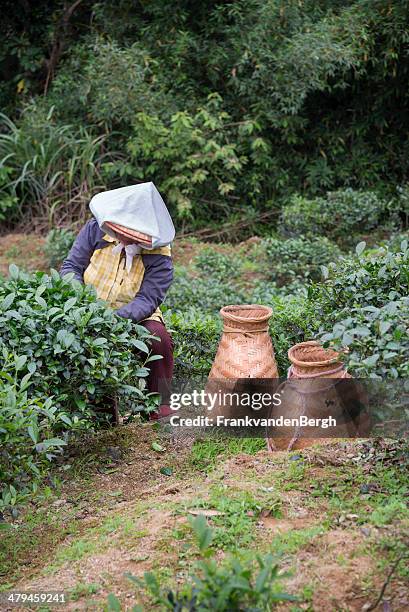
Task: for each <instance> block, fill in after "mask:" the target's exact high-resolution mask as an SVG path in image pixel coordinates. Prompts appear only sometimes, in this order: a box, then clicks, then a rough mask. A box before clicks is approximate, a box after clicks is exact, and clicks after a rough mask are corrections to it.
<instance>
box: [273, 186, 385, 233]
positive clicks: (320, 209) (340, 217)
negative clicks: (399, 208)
mask: <svg viewBox="0 0 409 612" xmlns="http://www.w3.org/2000/svg"><path fill="white" fill-rule="evenodd" d="M387 209H388V203H387V202H386V201H385V200H383V199H381V198H380V197H379V196H378V195H377V194H376V193H373V192H370V191H359V190H353V189H350V188H348V189H340V190H338V191H333V192H329V193H327V195H326V197H325V198H324V197H317V198H314V199H313V200H311V199H308V198H305V197H303V196H301V195H294V196H293V197H292V198H291V200H290V202H289V204H287V205H286V206H284V207H283V209H282V214H281V227H282V230H283V232H284V233H285V234H287V235H290V236H291V235H292V236H299V235H301V234H304V235H306V236H311V235H313V236H314V235H315V236H317V235H318V236H322V235H325V236H327V237H328V238H330V239H332V240H336V241H341V242H346V243H348V242H350V241H351V239H352V240H353V236H354V234H357V233H362V232H367V231H370V230H372V229H374V228H375V227H376V226H377V225H379V223H380V221H381V219H382V217H383V216H384V215H385V213H386V212H387Z"/></svg>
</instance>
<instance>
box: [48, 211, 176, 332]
mask: <svg viewBox="0 0 409 612" xmlns="http://www.w3.org/2000/svg"><path fill="white" fill-rule="evenodd" d="M103 236H104V232H103V231H102V230H101V229H100V227H99V225H98V223H97V221H96V220H95V219H91V220H90V221H88V223H86V224H85V225H84V227H83V228H82V229H81V231H80V233H79V234H78V236H77V238H76V240H75V242H74V244H73V246H72V248H71V251H70V252H69V253H68V257H67V258H66V259H65V260H64V262H63V264H62V266H61V269H60V274H61V276H64V275H65V274H69V273H70V272H74V277H75V278H76V279H77V280H79V281H80V282H81V283H83V282H84V272H85V270H86V269H87V267H88V265H89V262H90V260H91V257H92V255H93V253H94V251H96V250H97V249H104V248H106V247H107V246H110V244H112V243H110V242H107V241H106V240H103ZM142 260H143V265H144V267H145V275H144V277H143V281H142V284H141V288H140V289H139V291H138V293H137V294H136V296H135V299H133V300H132V302H130V303H129V304H127V305H126V306H123V307H122V308H119V309H118V310H117V311H116V313H117V314H118V315H119V316H121V317H125V318H126V319H132V320H133V321H135V322H136V323H137V322H139V321H142V320H143V319H146V318H147V317H150V315H151V314H152V313H153V312H155V310H156V309H157V307H158V306H159V305H160V304H161V303H162V302H163V300H164V298H165V295H166V291H167V290H168V289H169V287H170V284H171V282H172V280H173V265H172V259H171V258H170V257H167V256H166V255H142Z"/></svg>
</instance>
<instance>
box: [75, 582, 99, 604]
mask: <svg viewBox="0 0 409 612" xmlns="http://www.w3.org/2000/svg"><path fill="white" fill-rule="evenodd" d="M100 590H101V585H100V584H93V583H91V584H85V583H83V582H80V583H78V584H77V585H76V586H75V587H74V588H73V589H72V590H71V591H69V592H68V596H69V599H70V601H78V600H79V599H82V598H83V597H88V596H89V595H96V593H98V592H99V591H100Z"/></svg>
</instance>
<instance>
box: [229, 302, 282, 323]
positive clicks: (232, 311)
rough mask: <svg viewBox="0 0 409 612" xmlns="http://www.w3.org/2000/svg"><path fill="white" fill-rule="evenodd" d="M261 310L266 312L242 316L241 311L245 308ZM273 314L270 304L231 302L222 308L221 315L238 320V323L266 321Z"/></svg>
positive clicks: (231, 319)
mask: <svg viewBox="0 0 409 612" xmlns="http://www.w3.org/2000/svg"><path fill="white" fill-rule="evenodd" d="M255 309H257V310H260V311H261V312H262V311H263V312H264V314H263V315H262V316H260V317H242V316H240V314H237V313H239V312H240V311H241V312H243V311H244V310H255ZM272 314H273V309H272V308H270V306H264V305H263V304H237V305H236V304H229V305H228V306H223V308H221V309H220V316H221V317H222V318H223V319H228V320H230V321H236V322H237V323H259V322H260V321H266V320H267V319H269V318H270V317H271V315H272Z"/></svg>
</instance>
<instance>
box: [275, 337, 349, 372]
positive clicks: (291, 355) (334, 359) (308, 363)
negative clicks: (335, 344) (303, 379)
mask: <svg viewBox="0 0 409 612" xmlns="http://www.w3.org/2000/svg"><path fill="white" fill-rule="evenodd" d="M304 346H316V347H319V348H322V350H323V351H325V350H326V349H324V347H323V346H322V345H321V343H320V342H318V341H317V340H308V341H307V342H298V344H294V346H292V347H291V348H290V349H289V350H288V353H287V354H288V358H289V360H290V361H291V363H293V364H294V365H298V366H302V367H316V366H324V365H325V366H326V365H330V364H332V363H337V362H338V361H339V353H337V352H336V351H333V352H335V353H336V356H335V357H332V358H331V359H325V360H324V361H301V360H300V359H297V357H294V352H295V351H296V350H297V349H298V348H301V347H304ZM330 350H331V351H332V350H333V349H330Z"/></svg>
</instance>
